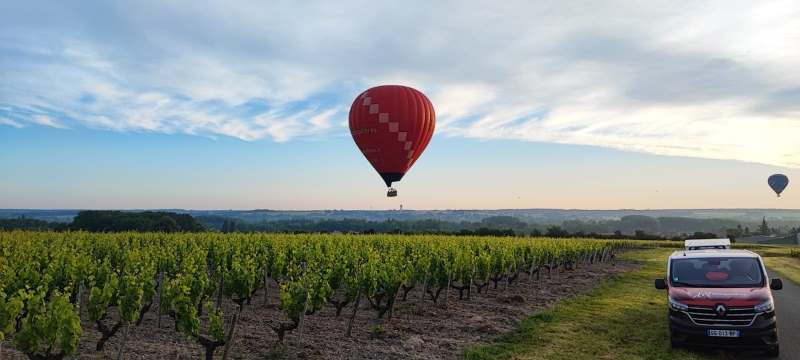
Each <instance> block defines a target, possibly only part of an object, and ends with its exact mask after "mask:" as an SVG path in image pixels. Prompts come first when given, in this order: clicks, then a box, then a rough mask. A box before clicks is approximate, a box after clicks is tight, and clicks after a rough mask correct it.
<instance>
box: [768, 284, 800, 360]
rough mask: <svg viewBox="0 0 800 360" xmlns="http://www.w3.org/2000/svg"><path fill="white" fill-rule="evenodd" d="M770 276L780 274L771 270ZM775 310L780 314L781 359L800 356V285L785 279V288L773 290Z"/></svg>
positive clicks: (779, 338) (779, 339)
mask: <svg viewBox="0 0 800 360" xmlns="http://www.w3.org/2000/svg"><path fill="white" fill-rule="evenodd" d="M769 276H770V278H780V275H778V274H775V273H772V272H770V274H769ZM772 297H773V298H775V311H776V313H777V315H778V341H780V344H781V359H787V360H788V359H798V358H800V285H797V284H795V283H793V282H792V281H791V280H789V279H783V290H780V291H773V292H772Z"/></svg>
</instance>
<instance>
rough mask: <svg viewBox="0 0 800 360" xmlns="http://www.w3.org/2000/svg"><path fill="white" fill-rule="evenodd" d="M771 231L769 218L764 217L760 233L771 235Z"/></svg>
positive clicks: (759, 228)
mask: <svg viewBox="0 0 800 360" xmlns="http://www.w3.org/2000/svg"><path fill="white" fill-rule="evenodd" d="M770 232H771V231H770V229H769V224H767V218H763V219H762V220H761V225H760V226H759V227H758V233H759V234H760V235H769V234H770Z"/></svg>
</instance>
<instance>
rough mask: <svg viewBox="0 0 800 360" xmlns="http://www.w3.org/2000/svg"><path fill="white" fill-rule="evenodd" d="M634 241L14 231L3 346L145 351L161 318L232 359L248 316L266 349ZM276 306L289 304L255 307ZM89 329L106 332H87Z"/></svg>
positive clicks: (165, 327)
mask: <svg viewBox="0 0 800 360" xmlns="http://www.w3.org/2000/svg"><path fill="white" fill-rule="evenodd" d="M634 245H635V242H632V241H611V240H609V241H598V240H581V239H560V240H556V239H545V238H486V237H444V236H402V235H400V236H396V235H324V234H314V235H283V234H219V233H201V234H164V233H119V234H98V233H85V232H72V233H70V232H63V233H54V232H0V338H1V339H2V340H4V341H3V344H4V345H6V346H7V347H11V348H13V349H0V351H3V352H8V351H13V352H14V353H17V354H24V355H25V356H27V357H28V358H30V359H62V358H65V357H67V356H71V355H76V354H78V355H80V356H86V355H91V354H92V353H94V352H97V353H98V354H99V353H100V352H103V351H105V352H103V354H106V355H105V356H108V354H109V352H108V351H109V350H108V346H107V342H108V343H111V342H113V343H114V344H116V347H115V348H114V350H113V354H114V357H116V358H118V359H120V358H129V357H136V356H133V355H132V354H126V344H127V342H128V338H129V335H130V334H131V332H132V329H134V330H135V329H136V328H137V327H144V326H150V327H154V329H157V332H154V330H153V331H151V330H148V331H150V332H151V333H153V334H155V333H158V334H160V333H162V332H165V331H171V332H173V333H174V334H177V335H180V336H179V337H180V338H181V339H184V340H183V341H185V342H186V343H188V344H194V345H193V346H194V347H195V348H197V349H198V350H197V351H198V352H196V354H202V356H205V358H206V359H212V358H215V357H216V358H222V359H228V358H233V355H232V354H233V352H234V351H233V348H234V344H236V343H237V339H239V338H241V337H247V336H249V335H250V334H249V332H250V330H248V331H247V332H241V329H242V328H243V327H247V328H248V329H253V328H260V329H266V330H265V331H267V332H269V333H270V334H272V335H271V338H261V339H257V341H260V344H261V346H262V347H264V348H271V347H273V346H276V347H277V346H283V347H289V348H291V346H292V342H293V341H295V342H299V341H300V340H301V339H302V338H303V337H304V336H306V334H307V335H309V336H310V335H311V333H312V331H311V330H310V329H308V327H309V326H308V325H307V322H308V321H309V319H313V317H314V316H315V315H318V314H319V313H321V312H329V313H331V314H332V315H331V317H335V318H336V319H340V320H341V321H338V322H336V324H340V325H341V326H340V327H339V328H338V330H334V329H329V331H330V332H335V334H329V335H330V336H336V337H341V338H349V337H353V336H354V333H355V332H356V331H359V329H356V328H357V327H358V326H359V324H362V325H363V322H358V321H355V320H356V318H357V316H358V317H359V318H361V317H363V316H364V315H365V313H366V314H367V315H368V316H369V317H370V318H371V319H373V322H372V323H374V324H388V323H391V322H392V321H393V320H392V319H393V316H394V315H395V312H396V311H397V309H398V308H399V307H401V306H406V307H407V306H409V305H416V306H419V305H422V304H424V305H425V306H434V307H435V308H436V309H440V312H444V313H447V312H448V311H449V310H450V309H448V304H453V303H454V302H457V303H460V302H463V303H466V302H470V301H472V300H474V299H477V298H481V297H484V296H488V294H489V293H490V292H492V293H493V294H495V295H494V296H497V295H496V294H498V293H503V292H506V291H516V293H520V292H522V293H527V292H529V291H532V290H531V289H533V288H534V287H535V286H536V284H537V282H538V281H539V279H540V278H541V277H545V276H546V277H548V278H549V277H550V276H551V275H552V274H558V273H559V272H565V271H566V272H568V271H573V270H574V269H576V268H581V269H585V268H589V267H592V266H596V265H597V264H602V263H604V262H607V261H608V260H610V259H611V258H613V256H614V252H616V251H619V250H621V249H624V248H627V247H632V246H634ZM556 276H557V275H556ZM401 304H402V305H401ZM270 309H273V310H274V311H272V313H275V314H276V316H270V317H269V318H266V319H265V318H259V320H253V317H252V316H250V315H248V314H257V313H260V312H267V311H271V310H270ZM245 315H246V316H245ZM145 319H147V320H146V321H145ZM337 326H338V325H337ZM88 331H91V332H92V333H94V334H96V336H91V337H87V336H82V335H85V334H84V333H85V332H88ZM361 331H362V332H371V333H375V332H380V331H381V328H380V327H376V328H374V329H368V330H364V329H361ZM240 334H241V335H240ZM378 335H379V334H378ZM287 339H289V340H292V339H294V340H292V341H289V340H287ZM251 340H252V339H251ZM138 356H141V355H138ZM99 357H102V356H98V357H95V358H99Z"/></svg>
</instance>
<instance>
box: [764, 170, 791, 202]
mask: <svg viewBox="0 0 800 360" xmlns="http://www.w3.org/2000/svg"><path fill="white" fill-rule="evenodd" d="M767 184H769V187H771V188H772V190H773V191H775V193H776V194H778V197H781V193H782V192H783V190H785V189H786V186H788V185H789V178H788V177H786V175H783V174H775V175H772V176H770V177H769V179H767Z"/></svg>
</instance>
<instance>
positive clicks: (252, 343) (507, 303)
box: [3, 261, 637, 359]
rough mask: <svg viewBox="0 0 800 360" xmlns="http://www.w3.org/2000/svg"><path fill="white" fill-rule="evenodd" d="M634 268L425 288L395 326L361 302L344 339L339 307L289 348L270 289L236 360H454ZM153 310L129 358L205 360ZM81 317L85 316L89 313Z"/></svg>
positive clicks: (399, 310)
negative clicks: (466, 296) (426, 293)
mask: <svg viewBox="0 0 800 360" xmlns="http://www.w3.org/2000/svg"><path fill="white" fill-rule="evenodd" d="M636 266H637V265H636V264H634V263H630V262H619V261H617V262H616V263H615V264H613V265H612V264H594V265H591V266H583V267H579V268H578V269H576V270H574V271H567V272H561V273H559V274H557V275H556V274H554V275H553V276H552V277H549V278H548V276H547V275H546V272H545V274H543V275H542V276H541V278H540V279H539V280H538V281H537V280H536V276H534V278H533V279H529V278H528V277H527V276H526V275H524V274H523V275H520V279H519V280H518V281H517V282H516V283H514V284H512V285H511V286H509V287H508V290H505V291H503V287H504V285H505V283H504V281H501V282H500V285H499V286H498V289H490V290H489V291H488V294H487V293H486V291H485V289H484V293H483V294H477V293H476V291H475V289H473V293H472V297H471V299H470V300H459V299H458V291H456V290H452V289H451V291H450V293H449V296H448V300H449V301H447V308H445V307H444V304H443V303H444V301H443V300H444V298H445V296H446V295H445V294H444V292H443V293H442V295H441V297H440V299H439V302H440V304H434V303H433V302H432V301H431V300H430V298H427V297H426V298H425V300H424V301H422V302H420V301H419V299H420V297H421V290H420V289H413V290H412V291H411V292H410V293H409V294H408V300H407V301H400V300H399V299H398V302H397V304H396V306H395V310H394V316H393V318H392V320H391V322H387V321H386V320H385V319H383V320H380V321H379V320H376V315H375V314H376V313H375V312H374V311H373V310H371V309H369V307H368V306H369V303H368V302H366V301H362V304H361V308H360V309H359V312H358V315H357V317H356V321H355V324H354V328H353V336H352V338H346V337H345V336H344V332H345V328H346V326H347V318H348V317H349V315H350V313H351V312H352V307H351V306H348V307H346V308H345V309H344V310H343V311H342V315H341V316H340V317H336V314H335V310H334V308H333V307H332V306H328V307H326V308H325V309H323V310H322V311H320V312H318V313H316V314H313V315H310V316H307V317H306V320H305V324H304V328H303V332H302V336H300V335H299V334H298V332H297V331H296V330H295V331H294V332H292V333H289V334H288V335H287V336H286V339H285V341H284V344H285V346H279V345H277V336H276V334H275V333H274V332H273V331H272V329H271V328H270V327H269V326H268V324H275V323H276V322H277V321H286V318H285V316H284V315H283V314H282V313H281V312H280V311H279V309H278V308H277V304H278V298H277V288H276V287H275V284H274V283H271V284H270V288H269V289H268V295H269V296H268V301H267V305H266V306H264V305H263V302H264V293H263V291H259V292H258V293H257V294H256V296H255V297H254V298H253V300H252V304H251V305H248V306H245V308H244V310H243V312H242V316H241V318H240V322H239V327H238V329H237V339H236V341H235V344H234V346H233V348H232V350H231V355H232V356H231V358H232V359H269V358H284V357H286V358H299V359H452V358H455V357H457V355H458V354H459V352H460V351H461V350H462V349H463V348H464V347H466V346H469V345H471V344H474V343H477V342H482V341H488V340H490V339H492V338H493V337H494V336H496V335H498V334H501V333H503V332H507V331H510V330H512V329H514V327H515V324H516V323H517V322H518V321H519V320H521V319H522V318H524V317H526V316H529V315H530V314H532V313H533V312H534V311H536V310H537V309H540V308H543V307H548V306H550V305H552V304H553V303H554V302H556V301H558V300H559V299H562V298H564V297H567V296H570V295H574V294H577V293H580V292H584V291H586V290H588V289H590V288H591V287H593V286H594V285H595V284H597V283H598V281H600V280H602V279H604V278H606V277H609V276H611V275H614V274H619V273H622V272H624V271H627V270H630V269H633V268H635V267H636ZM531 280H532V281H531ZM489 287H491V285H489ZM155 306H156V305H154V308H155ZM225 307H226V308H227V309H229V310H230V313H232V312H233V311H232V309H233V304H225ZM154 310H155V309H153V310H151V311H150V312H149V313H147V314H146V315H145V318H144V321H143V322H142V324H141V325H140V326H138V327H133V328H131V330H130V333H129V336H128V340H127V345H126V350H125V355H124V358H126V359H196V358H202V357H203V356H204V353H203V349H202V347H201V346H200V345H197V344H196V343H195V342H193V341H192V340H191V339H187V338H185V337H184V336H183V335H180V334H179V333H176V332H175V331H174V330H173V326H174V323H173V321H172V319H170V318H169V317H168V316H162V319H161V328H158V327H157V326H156V324H157V316H156V312H155V311H154ZM83 318H86V316H85V314H84V316H83ZM83 325H84V334H83V337H82V339H81V344H80V350H79V352H80V354H79V355H78V356H77V357H76V358H79V359H106V358H116V356H117V351H118V348H119V345H120V343H121V339H122V332H123V330H120V331H119V332H118V333H117V334H116V335H115V336H114V337H112V338H111V339H110V340H109V341H108V342H107V343H106V346H105V349H104V350H103V351H101V352H96V351H95V350H94V346H95V343H96V342H97V339H99V337H100V333H99V332H98V331H97V330H96V328H95V327H94V326H93V324H90V323H88V322H84V324H83ZM10 345H11V344H10V343H9V342H6V343H5V344H3V355H4V357H3V358H11V359H22V358H24V356H23V355H21V354H19V353H17V352H15V351H14V350H13V349H11V348H10V347H11V346H10ZM216 355H217V356H216V358H221V356H222V348H219V349H218V350H217V352H216Z"/></svg>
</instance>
